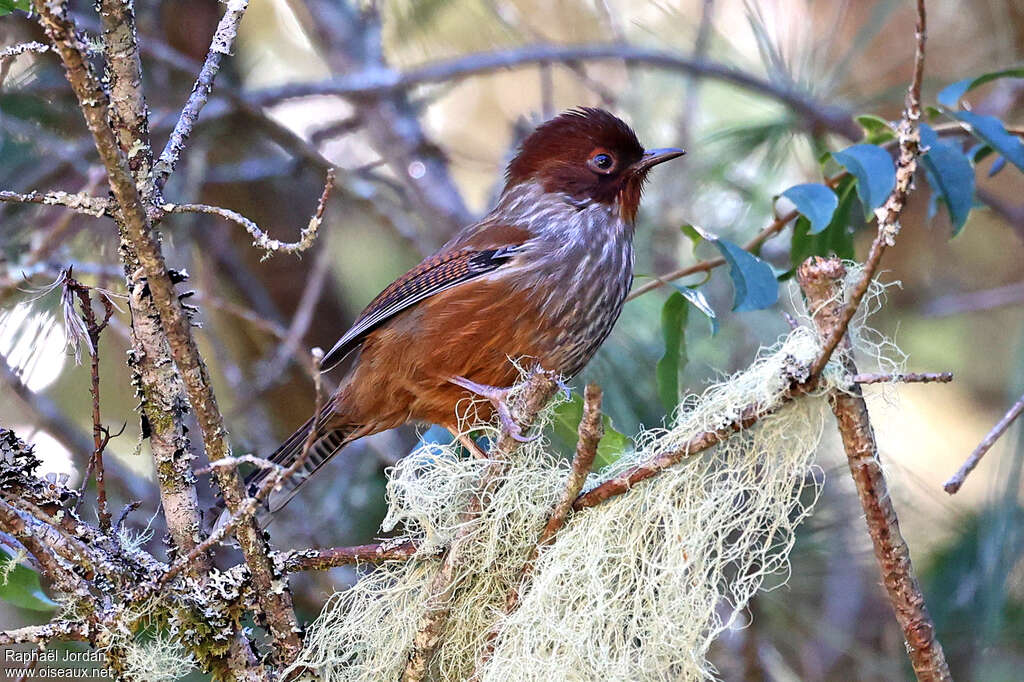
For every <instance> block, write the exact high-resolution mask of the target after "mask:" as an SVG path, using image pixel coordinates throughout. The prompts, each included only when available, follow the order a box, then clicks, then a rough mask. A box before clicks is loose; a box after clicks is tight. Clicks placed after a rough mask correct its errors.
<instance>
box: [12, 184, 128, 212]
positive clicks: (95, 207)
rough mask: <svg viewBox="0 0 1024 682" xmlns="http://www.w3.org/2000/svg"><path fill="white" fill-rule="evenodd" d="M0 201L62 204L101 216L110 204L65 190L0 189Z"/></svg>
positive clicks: (97, 198) (109, 207)
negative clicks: (13, 190) (28, 190)
mask: <svg viewBox="0 0 1024 682" xmlns="http://www.w3.org/2000/svg"><path fill="white" fill-rule="evenodd" d="M0 201H5V202H9V203H16V204H42V205H44V206H63V207H64V208H66V209H69V210H71V211H74V212H75V213H82V214H84V215H90V216H92V217H93V218H102V217H103V216H105V215H108V213H109V211H110V210H111V208H112V206H111V203H110V201H109V200H107V199H105V198H102V197H91V196H88V195H86V194H69V193H67V192H10V191H8V190H0Z"/></svg>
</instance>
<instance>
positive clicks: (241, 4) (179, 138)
mask: <svg viewBox="0 0 1024 682" xmlns="http://www.w3.org/2000/svg"><path fill="white" fill-rule="evenodd" d="M248 6H249V1H248V0H229V2H228V3H227V9H226V10H225V12H224V16H222V17H221V19H220V23H218V24H217V30H216V31H215V32H214V34H213V40H211V41H210V49H209V51H208V52H207V53H206V61H204V62H203V67H202V69H200V71H199V76H198V77H197V78H196V83H195V85H193V86H192V94H191V95H189V98H188V101H187V102H186V103H185V106H184V108H182V110H181V116H180V117H179V118H178V122H177V123H176V124H175V125H174V130H173V131H171V136H170V138H169V139H168V140H167V145H166V146H165V147H164V150H163V152H161V153H160V159H159V160H158V161H157V163H156V168H155V169H154V175H155V177H154V183H155V185H156V187H157V189H158V190H163V187H164V184H166V182H167V178H169V177H170V175H171V173H173V172H174V167H175V165H176V164H177V163H178V157H179V156H180V155H181V152H182V150H183V149H184V148H185V142H186V141H187V140H188V136H189V135H191V134H192V128H193V127H194V126H195V124H196V121H197V120H198V119H199V113H200V112H201V111H202V110H203V107H204V106H206V101H207V100H208V99H209V97H210V91H211V90H212V89H213V81H214V79H216V78H217V74H218V73H219V72H220V63H221V61H222V60H223V59H224V55H226V54H231V46H232V45H234V43H235V36H236V35H238V25H239V24H240V23H241V21H242V17H243V16H244V15H245V10H246V9H247V8H248Z"/></svg>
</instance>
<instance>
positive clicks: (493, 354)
mask: <svg viewBox="0 0 1024 682" xmlns="http://www.w3.org/2000/svg"><path fill="white" fill-rule="evenodd" d="M684 153H685V152H684V151H683V150H682V149H676V148H661V149H646V150H645V149H644V147H643V146H642V145H641V144H640V142H639V141H638V139H637V136H636V134H635V133H634V132H633V130H632V129H631V128H630V127H629V125H627V124H626V123H625V122H624V121H622V120H621V119H620V118H618V117H616V116H615V115H613V114H611V113H609V112H608V111H606V110H604V109H599V108H590V107H580V108H575V109H570V110H568V111H565V112H564V113H562V114H560V115H558V116H556V117H554V118H552V119H551V120H549V121H547V122H545V123H542V124H541V125H540V126H538V127H537V128H536V129H535V130H534V131H533V132H532V133H531V134H530V135H528V136H527V137H526V138H525V139H524V140H523V142H522V143H521V145H520V146H519V148H518V151H517V153H516V154H515V156H514V158H513V159H512V160H511V162H510V163H509V164H508V167H507V170H506V173H505V184H504V188H503V190H502V191H501V194H500V196H499V197H498V199H497V202H496V204H495V206H494V208H493V209H492V210H491V211H490V212H489V213H488V214H487V215H486V216H485V217H484V218H483V219H482V220H480V221H479V222H477V223H474V224H472V225H469V226H467V227H465V228H464V229H462V230H461V231H459V232H458V233H457V234H456V235H455V236H454V237H452V238H451V239H450V240H449V241H448V242H447V243H446V244H444V246H442V247H441V248H440V249H439V250H438V251H437V252H435V253H434V254H432V255H430V256H428V257H427V258H425V259H424V260H423V261H422V262H421V263H419V265H417V266H415V267H414V268H412V269H411V270H409V271H408V272H407V273H405V274H404V275H402V276H401V277H399V278H398V279H396V280H395V281H394V282H393V283H392V284H390V285H389V286H388V287H387V288H385V289H384V290H383V291H381V292H380V294H378V295H377V296H376V298H374V299H373V300H372V301H371V302H370V304H369V305H368V306H367V307H366V309H365V310H363V312H362V313H361V314H360V315H359V316H358V318H356V320H355V322H354V323H353V324H352V326H351V328H349V329H348V331H346V332H345V333H344V334H343V335H342V336H341V337H340V339H339V340H338V342H337V343H336V344H335V345H334V346H333V347H332V348H331V349H330V350H329V351H328V352H327V353H326V354H325V355H324V356H323V359H322V360H321V362H320V368H321V371H329V370H331V369H332V368H334V367H336V366H337V365H338V364H339V363H341V362H342V361H343V360H344V359H345V358H346V357H347V356H349V355H350V354H352V353H358V356H357V357H356V359H355V361H354V363H353V364H352V366H351V367H350V368H349V369H348V370H347V372H346V376H345V377H344V379H343V380H342V381H341V383H340V385H339V387H338V389H337V390H336V391H335V393H334V394H333V395H332V396H331V397H330V399H329V400H327V401H325V402H324V404H323V406H322V407H321V409H320V411H319V413H318V414H316V415H314V416H313V417H311V418H310V419H309V420H308V421H307V422H306V423H305V424H303V425H302V426H301V427H300V428H299V429H297V430H296V431H295V433H294V434H292V435H291V436H290V437H289V438H288V439H287V440H285V441H284V442H283V443H282V444H281V446H280V447H279V448H278V449H277V451H276V452H274V453H273V454H272V455H271V456H270V457H269V458H268V459H269V460H270V461H271V462H272V463H274V464H276V465H278V466H279V467H288V466H290V465H292V464H293V463H294V462H296V460H297V458H299V457H300V456H301V454H302V453H303V452H305V447H306V443H307V440H309V439H311V438H313V439H315V440H313V441H312V446H310V447H309V449H308V452H307V454H306V459H305V462H304V463H303V466H302V467H301V469H300V470H299V471H297V472H296V475H295V476H293V477H292V478H291V479H290V480H289V481H287V482H285V483H284V484H283V485H282V487H281V488H280V489H279V490H276V491H275V492H274V493H272V494H271V495H270V497H269V500H268V507H269V511H270V512H271V513H273V512H275V511H276V510H277V509H279V508H280V507H282V506H284V504H286V503H287V502H288V500H290V499H291V497H292V496H293V495H294V494H295V492H296V491H297V490H298V488H299V486H300V485H301V484H302V483H303V482H305V481H306V480H308V479H309V477H310V476H312V475H313V474H314V473H316V471H317V470H319V469H320V468H321V467H322V466H323V465H324V464H325V463H326V462H327V461H328V460H329V459H330V458H331V457H333V456H334V455H335V454H337V453H338V451H340V450H341V449H342V448H344V447H345V446H346V445H348V444H350V443H352V442H353V441H355V440H357V439H359V438H363V437H365V436H369V435H371V434H374V433H378V432H380V431H385V430H387V429H392V428H395V427H398V426H401V425H403V424H406V423H409V422H421V423H423V422H425V423H430V424H437V425H440V426H443V427H444V428H446V429H448V431H450V432H451V433H452V434H453V436H455V437H456V438H457V439H458V440H459V441H460V442H462V443H463V444H464V445H465V446H466V448H467V449H468V450H469V451H470V452H471V453H472V454H473V455H475V456H478V457H483V456H485V455H484V454H483V452H482V451H481V450H480V449H479V447H478V446H477V445H476V443H475V442H474V441H473V440H472V439H471V438H470V437H469V436H467V435H466V434H465V433H464V432H463V430H462V429H460V424H459V418H458V414H457V412H458V406H459V404H460V403H464V401H466V400H467V399H471V400H478V401H479V402H480V405H479V411H478V412H477V417H478V418H481V419H483V420H485V421H489V420H492V419H493V418H494V417H495V415H497V416H498V418H499V419H500V421H501V423H502V425H503V426H504V427H505V429H506V430H507V431H508V432H509V433H510V434H511V435H513V437H515V438H516V439H517V440H528V439H529V438H528V437H527V436H525V435H523V434H522V432H521V430H520V428H519V426H518V425H517V424H516V423H515V421H514V420H513V419H512V417H511V415H510V414H509V410H508V405H507V398H508V394H509V390H510V388H511V387H512V386H513V385H514V384H515V383H516V382H517V381H518V380H519V379H520V377H521V368H522V367H523V366H525V365H526V364H529V365H531V366H533V367H537V368H540V369H543V370H546V371H548V372H551V373H554V374H555V375H558V376H560V377H561V378H562V380H564V381H568V380H570V379H571V378H572V377H574V376H576V375H577V374H578V373H579V372H580V371H581V370H582V369H583V367H584V366H585V365H586V364H587V362H588V361H589V360H590V359H591V358H592V357H593V355H594V353H595V352H596V351H597V349H598V347H599V346H600V345H601V344H602V343H603V342H604V340H605V339H606V338H607V337H608V334H609V333H610V332H611V330H612V327H613V326H614V324H615V322H616V320H617V319H618V317H619V314H620V313H621V312H622V307H623V305H624V303H625V300H626V295H627V294H628V292H629V289H630V286H631V284H632V279H633V260H634V258H633V231H634V224H635V221H636V215H637V210H638V207H639V204H640V197H641V193H642V191H643V186H644V182H645V181H646V179H647V176H648V173H649V172H650V170H651V169H652V168H653V167H654V166H656V165H658V164H660V163H663V162H665V161H668V160H670V159H674V158H677V157H679V156H682V155H683V154H684ZM481 399H482V400H481ZM311 431H315V434H314V435H313V436H311V435H310V433H311ZM270 473H271V469H270V468H261V469H258V470H257V471H255V472H253V473H252V474H251V475H250V476H249V478H248V479H247V480H246V483H247V486H248V489H249V491H250V494H255V491H256V490H258V489H259V487H260V485H261V484H262V483H263V481H264V479H265V477H266V476H268V475H270Z"/></svg>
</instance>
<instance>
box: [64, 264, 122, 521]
mask: <svg viewBox="0 0 1024 682" xmlns="http://www.w3.org/2000/svg"><path fill="white" fill-rule="evenodd" d="M64 287H65V288H66V289H67V290H68V291H72V292H74V293H75V294H76V295H77V296H78V302H79V305H80V307H81V309H82V315H83V316H84V317H85V330H86V333H87V334H88V338H89V343H90V348H89V357H90V360H91V362H90V376H91V379H92V381H91V383H90V385H89V393H90V394H91V395H92V437H93V449H92V456H91V457H90V458H89V464H88V466H87V467H86V470H85V475H84V476H82V492H84V491H85V486H86V485H87V484H88V483H89V477H90V476H91V475H92V472H93V469H94V468H95V471H96V504H97V507H98V513H99V521H100V529H101V530H102V531H103V532H104V533H108V534H109V532H110V510H109V509H108V507H107V486H106V481H105V480H104V471H103V450H104V449H105V448H106V446H107V442H108V441H109V440H110V432H109V431H107V430H106V429H105V428H104V427H103V424H102V422H101V421H100V333H101V332H102V331H103V329H104V328H106V326H107V323H108V322H110V316H111V315H113V314H114V306H113V304H112V303H111V302H110V299H109V298H108V297H106V296H103V295H102V294H101V295H100V300H101V301H102V302H103V321H102V322H97V321H96V313H95V311H94V310H93V309H92V300H91V299H90V298H89V288H88V287H86V286H84V285H82V284H80V283H79V282H78V281H77V280H75V279H73V278H72V277H71V276H70V275H69V274H65V275H64ZM78 501H79V503H81V501H82V496H81V495H79V498H78Z"/></svg>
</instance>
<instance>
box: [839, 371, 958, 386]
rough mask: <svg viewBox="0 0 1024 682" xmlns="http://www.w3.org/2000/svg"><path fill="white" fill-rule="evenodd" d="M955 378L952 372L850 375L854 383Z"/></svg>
mask: <svg viewBox="0 0 1024 682" xmlns="http://www.w3.org/2000/svg"><path fill="white" fill-rule="evenodd" d="M952 380H953V373H952V372H907V373H903V374H900V373H897V374H883V373H877V374H876V373H869V374H855V375H853V376H852V377H850V383H853V384H928V383H933V382H938V383H942V384H948V383H949V382H950V381H952Z"/></svg>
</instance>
